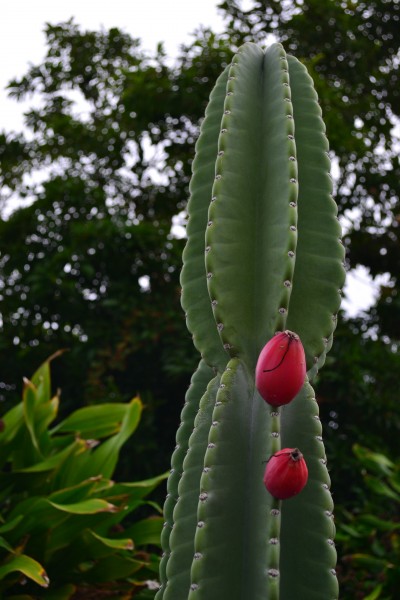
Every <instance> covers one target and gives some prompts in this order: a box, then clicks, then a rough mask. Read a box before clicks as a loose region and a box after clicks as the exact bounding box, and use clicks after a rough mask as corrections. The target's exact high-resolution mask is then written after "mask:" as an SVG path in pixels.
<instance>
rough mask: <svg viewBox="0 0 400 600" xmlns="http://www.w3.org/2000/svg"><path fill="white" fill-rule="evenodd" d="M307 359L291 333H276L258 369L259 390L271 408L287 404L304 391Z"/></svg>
mask: <svg viewBox="0 0 400 600" xmlns="http://www.w3.org/2000/svg"><path fill="white" fill-rule="evenodd" d="M305 377H306V357H305V354H304V348H303V344H302V343H301V341H300V338H299V336H298V335H296V334H295V333H293V332H292V331H284V332H282V333H277V334H276V335H275V336H274V337H273V338H272V339H271V340H270V341H269V342H268V344H266V345H265V346H264V348H263V349H262V351H261V354H260V356H259V359H258V362H257V366H256V387H257V389H258V391H259V392H260V395H261V396H262V397H263V398H264V400H265V401H266V402H268V404H271V405H272V406H282V405H283V404H288V403H289V402H291V401H292V400H293V398H294V397H295V396H296V395H297V394H298V393H299V391H300V390H301V388H302V387H303V383H304V379H305Z"/></svg>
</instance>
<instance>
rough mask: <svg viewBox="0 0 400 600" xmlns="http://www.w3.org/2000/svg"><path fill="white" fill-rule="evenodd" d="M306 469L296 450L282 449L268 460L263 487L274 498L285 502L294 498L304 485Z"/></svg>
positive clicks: (306, 475) (301, 457)
mask: <svg viewBox="0 0 400 600" xmlns="http://www.w3.org/2000/svg"><path fill="white" fill-rule="evenodd" d="M307 479H308V469H307V465H306V461H305V460H304V458H303V455H302V453H301V452H300V450H299V449H298V448H284V449H283V450H280V451H279V452H276V453H275V454H273V455H272V456H271V458H270V459H269V461H268V463H267V466H266V469H265V473H264V485H265V487H266V488H267V490H268V491H269V493H270V494H271V496H273V497H274V498H278V500H285V499H286V498H291V497H292V496H296V494H298V493H299V492H301V490H302V489H303V487H304V486H305V485H306V483H307Z"/></svg>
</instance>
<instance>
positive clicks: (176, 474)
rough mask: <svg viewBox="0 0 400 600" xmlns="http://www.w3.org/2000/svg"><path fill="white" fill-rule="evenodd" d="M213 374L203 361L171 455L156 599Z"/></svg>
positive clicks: (164, 579) (191, 385)
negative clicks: (193, 439)
mask: <svg viewBox="0 0 400 600" xmlns="http://www.w3.org/2000/svg"><path fill="white" fill-rule="evenodd" d="M212 377H213V371H212V369H210V367H209V366H208V365H207V364H206V363H205V362H204V361H203V360H201V361H200V364H199V366H198V368H197V371H196V372H195V373H194V375H193V377H192V380H191V382H190V386H189V389H188V391H187V393H186V399H185V404H184V407H183V409H182V413H181V423H180V426H179V429H178V431H177V434H176V447H175V450H174V452H173V454H172V458H171V474H170V476H169V478H168V482H167V498H166V501H165V504H164V519H165V521H164V527H163V530H162V534H161V546H162V548H163V557H162V559H161V563H160V582H161V589H160V591H159V592H157V594H156V598H161V597H162V594H163V593H164V586H165V584H166V581H167V577H166V573H165V571H166V566H167V562H168V559H169V556H170V551H171V549H170V535H171V531H172V526H173V512H174V508H175V505H176V502H177V499H178V497H179V495H178V485H179V481H180V478H181V475H182V469H183V461H184V458H185V455H186V452H187V450H188V445H189V444H188V442H189V436H190V434H191V433H192V430H193V426H194V420H195V417H196V414H197V411H198V410H199V403H200V398H201V397H202V395H203V394H204V392H205V390H206V388H207V385H208V383H209V381H210V379H211V378H212Z"/></svg>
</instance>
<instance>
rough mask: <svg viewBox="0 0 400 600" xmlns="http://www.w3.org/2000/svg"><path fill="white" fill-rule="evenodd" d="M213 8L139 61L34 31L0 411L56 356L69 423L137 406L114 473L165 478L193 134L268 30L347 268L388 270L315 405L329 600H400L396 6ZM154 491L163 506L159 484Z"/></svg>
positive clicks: (340, 335)
mask: <svg viewBox="0 0 400 600" xmlns="http://www.w3.org/2000/svg"><path fill="white" fill-rule="evenodd" d="M218 6H219V9H220V11H221V13H222V15H223V17H224V22H225V31H224V32H223V33H221V34H218V35H217V34H215V33H213V32H212V31H211V30H208V29H199V30H197V31H196V32H195V35H194V38H193V42H192V43H191V44H190V45H186V46H182V47H181V49H180V53H179V56H178V58H177V59H176V60H174V61H171V60H169V59H168V57H167V56H166V55H165V52H164V50H163V47H162V44H160V45H159V48H158V50H157V53H156V54H155V55H152V56H151V55H149V53H145V52H144V51H143V50H142V49H141V43H140V40H139V39H133V38H132V37H130V35H128V34H127V33H126V32H124V31H122V30H119V29H110V30H101V31H84V30H83V29H82V28H81V27H80V26H79V25H78V24H77V23H75V22H74V21H73V20H71V21H68V22H65V23H60V24H56V25H47V26H46V39H47V54H46V57H45V59H44V61H43V63H42V64H38V65H33V66H31V67H30V68H29V70H28V71H27V72H26V74H25V76H24V77H22V78H21V79H18V80H14V81H12V82H10V85H9V93H10V94H11V95H12V96H13V97H14V98H15V100H16V101H19V100H26V99H27V98H28V99H29V98H31V99H32V108H31V110H29V111H28V112H27V113H26V116H25V124H26V129H25V133H23V134H15V133H13V132H9V131H3V132H1V133H0V161H1V173H0V180H1V188H2V191H1V196H0V201H1V206H2V207H3V208H7V206H9V204H10V202H11V201H12V199H15V198H18V199H19V200H20V201H21V200H22V202H20V206H21V207H20V208H18V209H17V210H15V211H13V212H12V213H11V215H9V216H8V217H7V218H5V217H4V218H3V219H2V220H0V294H1V314H2V335H1V338H0V356H1V366H2V369H1V375H0V394H1V402H2V406H3V408H4V411H5V410H7V409H9V408H10V407H12V406H13V405H14V404H15V403H16V402H18V401H19V398H20V395H21V381H22V377H23V376H24V375H29V374H30V373H31V372H32V371H33V370H34V369H35V368H36V367H37V366H38V365H39V364H40V363H41V362H42V361H44V360H45V359H46V358H47V357H48V356H49V355H51V354H52V353H54V352H55V351H57V350H59V349H64V348H66V349H68V352H66V353H65V354H64V355H63V357H62V358H61V359H58V360H57V361H55V362H54V364H53V378H54V382H55V384H56V385H57V387H59V388H61V390H62V394H63V403H62V410H64V411H66V412H69V411H71V410H75V409H77V408H79V407H82V406H86V405H92V404H99V403H104V402H110V401H113V402H123V401H127V400H130V399H131V398H132V397H133V396H134V395H135V394H136V393H139V394H140V397H141V398H142V401H143V404H144V411H143V416H142V421H141V426H140V428H139V430H138V432H137V433H136V434H135V436H134V439H133V440H132V441H128V442H127V444H126V446H125V449H124V452H123V453H122V455H121V458H120V461H119V465H118V467H117V472H118V473H119V476H120V477H121V478H122V479H123V480H124V481H128V480H129V479H137V478H146V477H151V476H153V475H156V474H159V473H161V472H163V471H165V470H166V469H168V467H169V458H170V454H171V450H172V448H173V446H174V435H175V431H176V427H177V425H178V421H179V413H180V410H181V408H182V404H183V398H184V394H185V390H186V388H187V386H188V383H189V379H190V376H191V374H192V372H193V370H194V368H195V366H196V364H197V361H198V356H196V351H195V350H194V348H193V347H192V343H191V339H190V336H189V334H188V333H187V331H186V328H185V322H184V315H183V313H182V311H181V308H180V303H179V295H180V289H179V271H180V265H181V252H182V248H183V246H184V243H185V241H184V238H183V237H182V235H181V234H180V232H179V229H177V224H179V223H181V222H184V218H185V212H184V211H185V206H186V202H187V198H188V193H189V192H188V183H189V179H190V169H191V161H192V159H193V155H194V144H195V141H196V137H197V134H198V129H199V123H200V119H201V117H202V115H203V113H204V109H205V106H206V104H207V99H208V95H209V93H210V91H211V88H212V87H213V85H214V82H215V80H216V78H217V76H218V74H219V73H220V71H221V69H222V68H223V67H224V66H225V65H226V64H227V63H229V61H230V58H231V56H232V53H233V52H234V51H235V49H236V48H237V47H238V46H239V45H241V44H242V43H243V42H245V41H255V42H257V43H261V44H265V43H266V41H268V39H269V38H268V36H270V35H273V36H275V39H277V40H279V41H281V42H282V43H283V44H284V46H285V49H286V50H287V52H289V53H293V54H295V55H296V56H297V58H299V59H300V60H301V61H303V62H304V63H305V64H306V65H307V68H308V69H309V71H310V72H311V74H312V75H313V77H314V80H315V85H316V88H317V91H318V94H319V97H320V102H321V107H322V110H323V114H324V119H325V122H326V125H327V135H328V138H329V140H330V144H331V154H332V158H334V161H335V165H337V166H338V169H337V171H338V176H337V178H336V177H335V190H336V201H337V203H338V205H339V211H340V214H341V215H342V216H344V215H345V216H346V231H345V235H344V243H345V245H346V249H347V266H348V268H349V269H350V268H354V267H356V266H358V265H362V266H364V267H365V268H366V269H367V270H368V271H369V273H370V274H371V275H372V276H373V277H375V276H377V275H380V274H383V273H386V274H388V275H387V283H386V284H385V285H384V286H382V287H381V288H380V292H379V296H378V299H377V301H376V303H375V304H374V306H372V307H371V309H370V310H369V311H367V312H365V313H363V314H362V315H361V316H358V317H357V318H346V316H345V315H343V314H342V315H341V319H340V321H339V325H338V328H337V331H336V336H335V343H334V346H333V349H332V351H331V353H330V355H329V358H328V360H327V363H326V365H325V367H324V369H323V370H322V372H321V374H320V376H319V377H318V381H317V397H318V400H319V404H320V410H321V419H322V421H323V425H324V430H325V439H326V445H327V452H328V457H329V466H330V469H331V477H332V488H333V493H334V500H335V503H336V506H337V514H338V515H339V518H338V519H337V521H338V526H339V536H338V553H339V566H338V575H339V578H340V580H341V588H342V597H343V598H345V599H347V598H348V599H353V598H355V599H357V598H368V599H369V600H373V599H374V598H382V599H385V598H386V599H391V598H396V597H397V596H396V594H397V593H398V591H397V590H398V589H399V584H400V561H399V555H400V541H399V537H398V531H399V527H400V524H399V517H398V515H399V510H398V509H399V501H400V489H399V469H400V457H399V443H398V440H399V435H400V408H399V390H398V373H399V368H400V358H399V355H398V345H399V341H400V318H399V316H400V296H399V294H398V289H399V282H398V278H399V267H400V243H399V234H400V231H399V224H400V205H399V192H400V190H399V181H400V161H399V156H400V154H399V148H400V145H399V136H400V125H399V116H400V84H399V83H400V82H399V63H400V54H399V32H400V4H399V3H398V2H397V1H396V0H365V1H358V2H356V1H350V0H329V1H327V2H321V1H320V0H303V1H300V0H286V1H284V2H277V1H274V0H251V1H249V2H247V4H246V6H247V9H246V10H244V9H243V8H241V6H242V3H241V2H239V0H231V1H227V2H219V4H218ZM138 33H140V32H138ZM24 201H26V202H25V203H24ZM176 232H178V233H176ZM61 416H62V415H61ZM355 444H356V446H355ZM371 457H372V458H371ZM387 461H389V463H387ZM382 465H383V466H382ZM388 465H389V466H388ZM371 481H372V483H371ZM374 482H375V484H374ZM376 482H377V483H376ZM158 494H159V496H158V501H160V502H162V499H163V494H164V488H162V487H160V488H159V490H158ZM368 516H369V517H371V516H374V517H375V519H371V518H368ZM366 573H370V574H371V573H372V575H370V576H369V578H367V577H366V576H365V574H366Z"/></svg>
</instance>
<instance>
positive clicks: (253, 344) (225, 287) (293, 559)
mask: <svg viewBox="0 0 400 600" xmlns="http://www.w3.org/2000/svg"><path fill="white" fill-rule="evenodd" d="M329 168H330V161H329V156H328V141H327V139H326V136H325V127H324V124H323V121H322V118H321V111H320V108H319V105H318V99H317V95H316V93H315V90H314V88H313V83H312V80H311V78H310V76H309V75H308V73H307V71H306V69H305V67H304V66H303V65H302V64H301V63H300V62H299V61H298V60H296V59H295V58H293V57H291V56H287V55H286V53H285V51H284V49H283V48H282V46H281V45H280V44H272V45H271V46H269V47H268V48H267V50H266V51H263V50H262V49H260V48H259V47H258V46H256V45H254V44H245V45H244V46H242V47H241V48H240V49H239V51H238V53H237V54H236V55H235V57H234V58H233V61H232V64H231V65H230V67H229V68H227V69H225V71H224V72H223V73H222V75H221V76H220V78H219V79H218V81H217V84H216V86H215V88H214V91H213V92H212V94H211V96H210V103H209V106H208V108H207V111H206V117H205V119H204V121H203V124H202V127H201V132H200V137H199V140H198V143H197V145H196V158H195V160H194V162H193V178H192V183H191V188H190V191H191V199H190V201H189V205H188V214H189V220H188V228H187V233H188V242H187V246H186V249H185V252H184V257H183V258H184V264H183V269H182V275H181V283H182V306H183V308H184V310H185V312H186V319H187V325H188V328H189V331H190V332H191V333H192V335H193V341H194V344H195V346H196V348H197V349H198V350H199V352H200V353H201V355H202V358H203V361H204V362H202V364H203V368H205V367H204V365H205V364H207V365H209V367H208V371H207V373H204V380H202V392H201V394H203V395H202V398H201V401H200V404H199V398H200V395H201V394H200V395H199V394H198V392H196V393H195V394H193V395H194V396H196V400H195V401H194V402H193V407H196V408H195V410H196V411H197V410H198V412H197V415H196V417H195V416H194V412H193V411H192V412H191V417H190V419H189V420H191V423H192V424H194V430H193V431H192V429H193V427H192V425H191V426H190V427H189V426H187V423H185V422H184V423H183V424H182V425H181V427H180V429H179V430H178V435H177V440H178V436H179V439H180V440H181V441H180V442H179V446H180V448H179V452H178V450H176V451H175V453H174V455H173V469H174V471H173V473H172V474H171V478H170V479H171V483H170V484H169V485H168V489H169V490H173V493H172V494H171V492H170V494H171V495H170V496H169V498H167V501H166V506H165V513H166V522H167V527H166V530H167V532H166V533H165V535H164V536H163V548H164V552H165V555H164V558H163V560H162V567H161V583H162V587H161V589H160V591H159V592H158V593H157V596H156V599H157V600H294V599H296V600H314V599H315V600H333V599H336V598H338V585H337V579H336V575H335V564H336V552H335V547H334V542H333V539H334V531H335V528H334V525H333V513H332V511H333V503H332V497H331V494H330V480H329V475H328V471H327V468H326V456H325V450H324V445H323V442H322V428H321V423H320V421H319V417H318V405H317V403H316V401H315V398H314V392H313V390H312V387H311V385H310V383H309V380H311V379H312V377H313V376H314V375H315V374H316V372H317V370H318V369H319V368H320V367H321V366H322V365H323V363H324V361H325V356H326V353H327V352H328V351H329V349H330V347H331V345H332V340H333V332H334V329H335V326H336V318H337V312H338V309H339V306H340V291H341V287H342V285H343V282H344V268H343V260H344V249H343V246H342V244H341V242H340V226H339V223H338V221H337V208H336V204H335V202H334V200H333V198H332V182H331V178H330V175H329ZM286 328H288V329H290V330H292V331H295V332H296V333H298V334H299V335H300V337H301V339H302V342H303V345H304V349H305V352H306V359H307V369H308V377H307V378H306V382H305V384H304V386H303V388H302V390H301V391H300V393H299V394H298V395H297V397H296V398H295V399H294V400H293V401H292V402H291V403H290V404H288V405H286V406H283V407H281V408H280V409H275V408H273V407H269V406H268V405H267V404H266V403H265V402H264V401H263V400H262V398H261V397H260V395H259V394H258V392H257V390H256V389H255V383H254V370H255V364H256V361H257V358H258V355H259V353H260V351H261V349H262V348H263V346H264V345H265V344H266V343H267V342H268V341H269V339H271V337H272V336H273V335H274V334H275V333H276V332H277V331H282V330H284V329H286ZM213 373H214V375H215V376H214V378H213V375H212V374H213ZM206 388H207V389H206ZM189 393H190V392H189ZM183 418H184V421H185V420H186V417H185V415H184V414H183ZM189 420H187V422H189ZM185 436H186V441H184V440H183V438H184V437H185ZM281 447H298V448H300V450H301V451H302V453H303V455H304V457H305V460H306V462H307V466H308V469H309V479H308V483H307V485H306V487H305V488H304V490H303V491H302V492H301V493H300V494H299V495H298V496H295V497H294V498H291V499H289V500H284V501H282V502H281V501H278V500H276V499H273V498H272V497H271V496H270V495H269V493H268V492H267V491H266V489H265V487H264V484H263V474H264V470H265V461H266V460H267V459H268V458H269V456H271V454H273V453H275V452H277V451H278V450H279V449H280V448H281ZM186 451H187V452H186ZM177 453H178V454H177ZM184 453H186V456H185V457H184V456H183V454H184ZM174 464H178V468H177V469H176V470H175V468H174ZM178 480H179V481H178ZM172 496H173V497H172ZM178 498H179V499H178ZM171 527H172V531H171Z"/></svg>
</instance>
